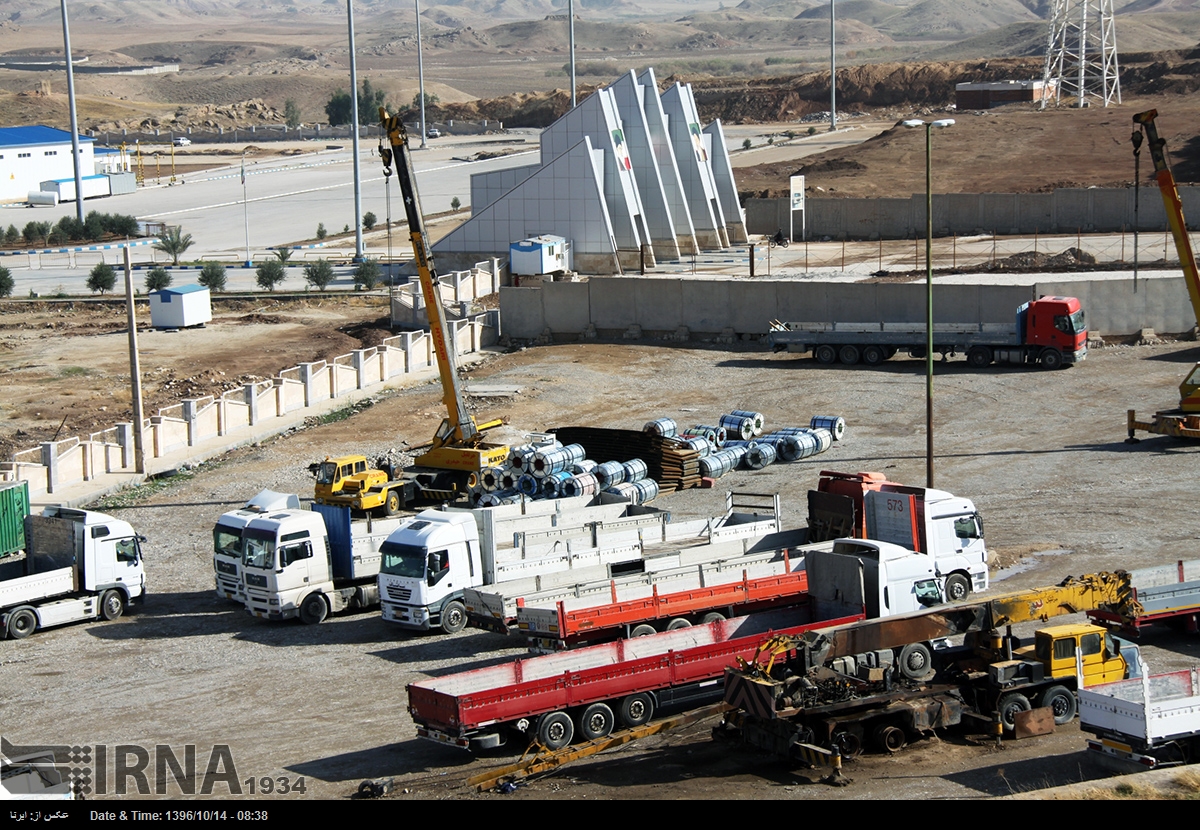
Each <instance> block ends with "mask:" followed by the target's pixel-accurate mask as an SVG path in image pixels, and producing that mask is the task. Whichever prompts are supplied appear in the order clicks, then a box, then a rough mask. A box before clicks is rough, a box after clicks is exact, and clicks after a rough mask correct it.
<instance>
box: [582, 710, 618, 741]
mask: <svg viewBox="0 0 1200 830" xmlns="http://www.w3.org/2000/svg"><path fill="white" fill-rule="evenodd" d="M614 722H615V719H614V718H613V710H612V709H611V708H609V706H608V704H607V703H593V704H592V705H591V706H589V707H587V708H586V709H584V710H583V711H582V712H580V713H579V735H580V737H582V738H583V739H584V740H585V741H594V740H596V739H597V738H607V737H608V736H609V735H610V734H611V733H612V731H613V723H614Z"/></svg>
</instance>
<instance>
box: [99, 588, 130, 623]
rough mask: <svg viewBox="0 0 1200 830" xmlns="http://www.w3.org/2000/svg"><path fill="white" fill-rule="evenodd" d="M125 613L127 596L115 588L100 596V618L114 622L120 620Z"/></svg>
mask: <svg viewBox="0 0 1200 830" xmlns="http://www.w3.org/2000/svg"><path fill="white" fill-rule="evenodd" d="M124 613H125V595H124V594H122V593H121V592H120V591H118V590H117V589H115V588H111V589H109V590H107V591H105V592H104V593H103V594H101V596H100V616H101V617H103V618H104V619H106V620H108V621H109V622H112V621H113V620H116V619H120V617H121V615H122V614H124Z"/></svg>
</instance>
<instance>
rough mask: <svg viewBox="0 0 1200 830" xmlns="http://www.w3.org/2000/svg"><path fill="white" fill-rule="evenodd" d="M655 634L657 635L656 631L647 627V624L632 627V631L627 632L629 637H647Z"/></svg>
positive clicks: (651, 627) (652, 627) (650, 626)
mask: <svg viewBox="0 0 1200 830" xmlns="http://www.w3.org/2000/svg"><path fill="white" fill-rule="evenodd" d="M657 633H658V629H656V628H655V627H654V626H652V625H649V624H647V623H642V624H641V625H635V626H634V627H633V631H630V632H629V636H630V637H649V636H650V635H651V634H657Z"/></svg>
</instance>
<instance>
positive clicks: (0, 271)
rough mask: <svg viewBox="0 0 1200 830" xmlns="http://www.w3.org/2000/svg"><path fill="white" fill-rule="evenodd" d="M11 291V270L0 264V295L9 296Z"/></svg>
mask: <svg viewBox="0 0 1200 830" xmlns="http://www.w3.org/2000/svg"><path fill="white" fill-rule="evenodd" d="M12 293H13V278H12V271H10V270H8V269H7V268H5V267H4V266H3V265H0V297H11V296H12Z"/></svg>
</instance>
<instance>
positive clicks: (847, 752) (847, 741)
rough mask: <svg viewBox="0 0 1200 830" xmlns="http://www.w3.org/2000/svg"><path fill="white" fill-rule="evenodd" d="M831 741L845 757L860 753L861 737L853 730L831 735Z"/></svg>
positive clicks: (861, 749)
mask: <svg viewBox="0 0 1200 830" xmlns="http://www.w3.org/2000/svg"><path fill="white" fill-rule="evenodd" d="M832 742H833V745H834V746H836V747H837V748H838V749H839V750H840V751H841V753H842V755H843V756H845V757H846V758H857V757H858V756H859V755H862V751H863V745H862V738H861V737H859V736H858V735H856V734H855V733H853V732H839V733H837V734H836V735H834V736H833V738H832Z"/></svg>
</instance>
